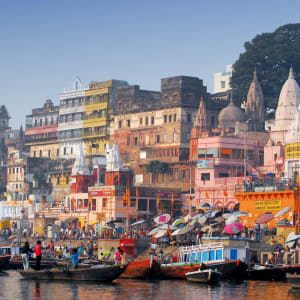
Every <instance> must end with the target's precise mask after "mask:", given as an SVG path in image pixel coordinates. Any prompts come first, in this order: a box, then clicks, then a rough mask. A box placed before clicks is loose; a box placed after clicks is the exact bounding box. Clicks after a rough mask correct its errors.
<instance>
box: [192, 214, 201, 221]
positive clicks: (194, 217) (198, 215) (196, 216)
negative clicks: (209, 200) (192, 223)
mask: <svg viewBox="0 0 300 300" xmlns="http://www.w3.org/2000/svg"><path fill="white" fill-rule="evenodd" d="M201 216H203V214H197V215H195V216H193V217H192V220H194V219H199V218H200V217H201Z"/></svg>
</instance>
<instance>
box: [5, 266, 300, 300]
mask: <svg viewBox="0 0 300 300" xmlns="http://www.w3.org/2000/svg"><path fill="white" fill-rule="evenodd" d="M0 299H1V300H2V299H5V300H17V299H22V300H23V299H24V300H29V299H43V300H44V299H45V300H48V299H49V300H57V299H62V300H69V299H72V300H90V299H91V300H95V299H107V300H117V299H118V300H120V299H124V300H130V299H134V300H141V299H143V300H146V299H156V300H167V299H180V300H213V299H214V300H215V299H221V300H235V299H239V300H241V299H251V300H261V299H263V300H276V299H285V300H287V299H300V291H296V290H292V289H291V288H290V286H289V285H288V284H287V283H278V282H262V281H245V282H243V283H241V284H233V283H229V282H221V283H220V284H218V285H216V286H208V285H201V284H195V283H190V282H187V281H185V280H182V281H179V280H172V281H171V280H164V281H151V282H148V281H141V280H126V279H122V280H121V279H119V280H116V281H115V282H114V283H110V284H83V283H67V282H66V283H64V282H48V281H47V282H45V281H40V282H35V281H27V280H23V279H22V278H21V276H20V275H19V274H18V273H17V272H16V271H8V272H7V273H6V274H4V275H3V274H2V275H1V276H0Z"/></svg>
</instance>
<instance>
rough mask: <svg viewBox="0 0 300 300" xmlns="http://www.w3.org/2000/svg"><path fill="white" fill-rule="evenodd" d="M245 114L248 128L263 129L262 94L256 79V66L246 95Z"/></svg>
mask: <svg viewBox="0 0 300 300" xmlns="http://www.w3.org/2000/svg"><path fill="white" fill-rule="evenodd" d="M245 112H246V116H247V118H248V119H250V121H249V130H253V131H264V128H265V114H264V95H263V91H262V88H261V85H260V84H259V82H258V79H257V73H256V68H255V70H254V76H253V80H252V82H251V84H250V88H249V91H248V95H247V105H246V111H245Z"/></svg>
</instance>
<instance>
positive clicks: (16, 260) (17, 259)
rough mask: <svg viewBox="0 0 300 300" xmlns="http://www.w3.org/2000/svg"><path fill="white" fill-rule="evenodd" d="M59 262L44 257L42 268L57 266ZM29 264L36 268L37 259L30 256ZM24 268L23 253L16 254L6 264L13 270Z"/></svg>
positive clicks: (7, 267)
mask: <svg viewBox="0 0 300 300" xmlns="http://www.w3.org/2000/svg"><path fill="white" fill-rule="evenodd" d="M56 264H57V262H56V260H55V259H47V258H43V257H42V260H41V265H40V268H41V269H42V270H43V269H50V268H53V267H54V266H56ZM29 265H30V267H31V268H32V269H35V265H36V260H35V259H34V258H33V257H30V258H29ZM22 268H23V261H22V256H21V255H14V256H12V257H11V259H10V260H9V264H8V265H7V266H6V269H11V270H18V269H22Z"/></svg>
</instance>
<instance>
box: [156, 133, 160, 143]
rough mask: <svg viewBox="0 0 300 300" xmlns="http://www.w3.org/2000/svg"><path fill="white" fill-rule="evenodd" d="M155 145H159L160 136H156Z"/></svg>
mask: <svg viewBox="0 0 300 300" xmlns="http://www.w3.org/2000/svg"><path fill="white" fill-rule="evenodd" d="M156 143H157V144H159V143H160V135H157V136H156Z"/></svg>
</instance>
